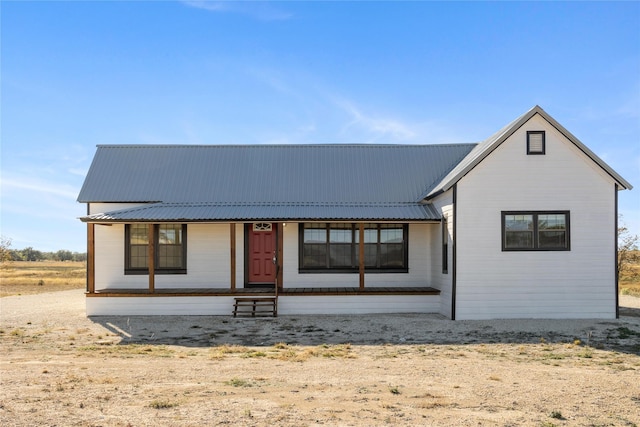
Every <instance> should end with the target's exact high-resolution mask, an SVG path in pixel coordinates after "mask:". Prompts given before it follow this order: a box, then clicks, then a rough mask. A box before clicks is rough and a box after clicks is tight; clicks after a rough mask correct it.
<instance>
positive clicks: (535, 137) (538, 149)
mask: <svg viewBox="0 0 640 427" xmlns="http://www.w3.org/2000/svg"><path fill="white" fill-rule="evenodd" d="M544 136H545V135H544V131H543V130H531V131H527V154H544V153H545V137H544Z"/></svg>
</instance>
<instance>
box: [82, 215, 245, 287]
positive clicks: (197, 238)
mask: <svg viewBox="0 0 640 427" xmlns="http://www.w3.org/2000/svg"><path fill="white" fill-rule="evenodd" d="M236 233H237V238H236V245H237V258H236V272H237V279H236V280H237V282H236V286H237V287H242V283H243V282H242V280H243V277H244V273H243V271H244V255H243V250H244V249H243V248H244V244H243V237H242V236H243V232H242V226H241V225H239V226H237V227H236ZM95 241H96V247H95V250H96V290H100V289H109V288H112V289H113V288H123V289H132V288H143V289H146V288H147V287H148V286H149V276H148V275H146V274H145V275H125V274H124V256H125V255H124V253H125V248H124V246H125V239H124V225H123V224H114V225H111V226H104V225H96V226H95ZM230 280H231V251H230V233H229V224H188V225H187V274H168V275H164V274H156V276H155V287H156V288H157V289H162V288H228V287H229V286H230Z"/></svg>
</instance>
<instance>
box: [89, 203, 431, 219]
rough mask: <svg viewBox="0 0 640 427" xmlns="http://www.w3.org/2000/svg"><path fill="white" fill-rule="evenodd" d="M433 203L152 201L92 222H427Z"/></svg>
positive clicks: (105, 215) (109, 213) (90, 217)
mask: <svg viewBox="0 0 640 427" xmlns="http://www.w3.org/2000/svg"><path fill="white" fill-rule="evenodd" d="M439 218H440V216H439V215H438V213H437V212H436V211H435V209H434V208H433V207H432V206H431V205H425V204H419V203H377V204H375V203H331V204H326V203H325V204H319V203H279V204H272V203H150V204H148V205H143V206H140V207H137V208H129V209H122V210H118V211H113V212H107V213H99V214H95V215H90V216H88V217H84V218H82V220H83V221H89V222H143V221H154V222H163V221H178V222H191V221H228V220H236V221H243V220H260V221H283V220H287V221H294V220H318V221H356V220H357V221H381V220H382V221H397V220H402V221H426V220H439Z"/></svg>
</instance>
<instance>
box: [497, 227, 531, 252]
mask: <svg viewBox="0 0 640 427" xmlns="http://www.w3.org/2000/svg"><path fill="white" fill-rule="evenodd" d="M504 240H505V241H504V247H505V248H507V249H519V248H520V249H530V248H533V231H507V232H505V235H504Z"/></svg>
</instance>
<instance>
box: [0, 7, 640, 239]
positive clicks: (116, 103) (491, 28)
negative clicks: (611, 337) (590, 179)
mask: <svg viewBox="0 0 640 427" xmlns="http://www.w3.org/2000/svg"><path fill="white" fill-rule="evenodd" d="M0 13H1V90H2V92H1V94H0V100H1V126H2V130H1V138H2V141H1V142H2V146H1V149H2V151H1V167H2V175H1V178H2V183H1V184H2V204H1V220H2V223H1V227H2V228H1V233H2V235H3V236H6V237H9V238H11V239H12V240H13V245H12V246H13V247H14V248H23V247H26V246H32V247H34V248H37V249H40V250H58V249H70V250H75V251H84V250H85V238H86V237H85V236H86V229H85V226H84V225H83V224H82V223H81V222H80V221H79V220H77V217H79V216H81V215H83V214H84V213H85V206H84V205H82V204H79V203H77V202H76V197H77V194H78V192H79V190H80V187H81V185H82V181H83V177H84V174H85V173H86V171H87V169H88V168H89V165H90V162H91V159H92V157H93V154H94V152H95V146H96V145H97V144H152V143H153V144H156V143H158V144H164V143H171V144H227V143H229V144H230V143H236V144H243V143H252V144H263V143H264V144H274V143H284V144H288V143H416V144H418V143H419V144H427V143H445V142H447V143H457V142H478V141H481V140H483V139H485V138H487V137H488V136H490V135H491V134H493V133H494V132H495V131H497V130H498V129H500V128H501V127H503V126H504V125H506V124H507V123H509V122H510V121H511V120H513V119H515V118H516V117H518V116H519V115H521V114H522V113H524V112H525V111H527V110H528V109H530V108H531V107H532V106H534V105H536V104H539V105H540V106H541V107H542V108H544V109H545V110H546V111H547V112H548V113H549V114H551V115H552V116H553V117H554V118H555V119H556V120H558V121H559V122H560V123H562V124H563V125H564V126H565V127H566V128H567V129H569V130H570V131H571V132H572V133H573V134H574V135H576V136H577V137H578V138H579V139H580V140H581V141H582V142H584V143H585V144H586V145H587V146H589V147H590V148H591V149H592V150H593V151H594V152H595V153H596V154H597V155H599V156H600V157H602V158H603V159H604V160H605V161H606V162H607V163H608V164H609V165H610V166H612V167H613V168H614V169H616V170H617V171H618V172H619V173H620V174H621V175H622V176H623V177H625V178H626V179H627V180H628V181H630V182H631V183H632V184H634V185H635V186H636V187H637V188H640V3H638V2H624V3H614V2H606V3H596V2H589V3H578V2H566V3H556V2H542V3H503V2H491V3H481V2H474V3H462V2H456V3H436V2H350V3H346V2H259V3H251V2H205V1H184V2H170V1H165V2H12V1H3V2H1V3H0ZM638 191H639V190H638V189H635V190H633V191H631V192H629V191H625V192H622V193H621V194H620V200H619V202H620V211H621V212H622V214H623V215H624V218H625V222H626V223H627V225H629V226H630V228H631V230H632V232H634V233H636V234H640V197H639V196H638V194H639V193H638Z"/></svg>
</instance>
